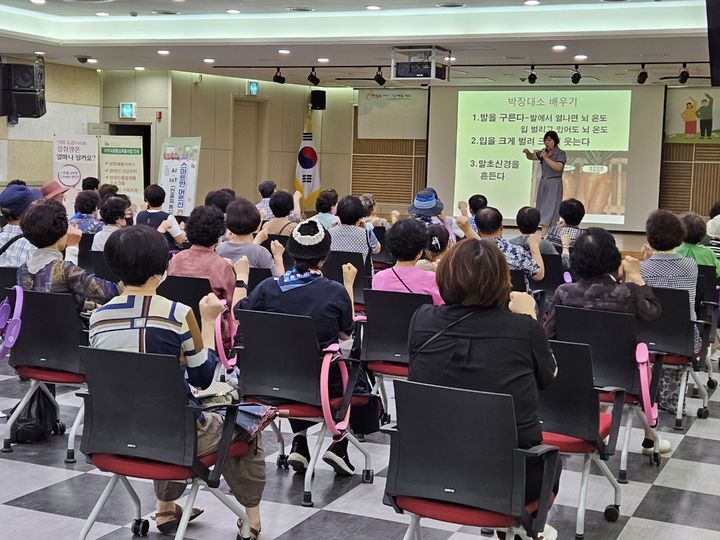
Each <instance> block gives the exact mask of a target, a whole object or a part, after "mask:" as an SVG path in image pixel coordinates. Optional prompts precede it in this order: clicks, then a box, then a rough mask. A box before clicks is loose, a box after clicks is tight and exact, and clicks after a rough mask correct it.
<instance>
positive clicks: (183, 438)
mask: <svg viewBox="0 0 720 540" xmlns="http://www.w3.org/2000/svg"><path fill="white" fill-rule="evenodd" d="M80 358H81V359H82V363H83V366H84V367H85V378H86V380H87V386H88V393H89V396H88V397H87V398H86V400H85V424H84V428H83V436H82V446H81V449H82V451H83V452H84V453H86V454H96V453H97V454H116V455H121V456H128V457H137V458H144V459H150V460H153V461H162V462H165V463H172V464H175V465H184V466H190V465H192V463H193V459H194V457H195V446H196V435H195V416H194V414H193V411H192V410H191V409H189V408H188V406H187V403H188V399H187V387H186V386H185V384H184V382H183V371H182V369H181V367H180V364H179V362H178V359H177V358H175V357H173V356H166V355H157V354H140V353H132V352H123V351H112V350H105V349H91V348H89V347H81V348H80Z"/></svg>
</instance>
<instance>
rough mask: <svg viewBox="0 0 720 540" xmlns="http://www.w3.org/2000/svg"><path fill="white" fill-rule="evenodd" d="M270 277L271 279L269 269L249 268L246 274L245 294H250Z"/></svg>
mask: <svg viewBox="0 0 720 540" xmlns="http://www.w3.org/2000/svg"><path fill="white" fill-rule="evenodd" d="M288 270H289V268H288ZM270 277H272V270H270V269H269V268H251V269H250V273H249V274H248V282H247V293H248V294H250V293H251V292H252V290H253V289H254V288H255V287H257V286H258V285H260V283H262V282H263V281H265V280H266V279H267V278H270Z"/></svg>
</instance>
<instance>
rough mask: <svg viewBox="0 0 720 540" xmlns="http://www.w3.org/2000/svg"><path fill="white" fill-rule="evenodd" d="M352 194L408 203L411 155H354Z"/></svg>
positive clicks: (410, 186) (411, 186)
mask: <svg viewBox="0 0 720 540" xmlns="http://www.w3.org/2000/svg"><path fill="white" fill-rule="evenodd" d="M352 165H353V166H352V194H353V195H358V196H359V195H362V194H363V193H373V194H374V195H375V200H376V201H378V202H383V203H395V204H403V205H407V204H409V202H408V201H412V197H413V166H414V163H413V158H412V157H411V156H407V157H405V156H368V155H354V156H353V164H352Z"/></svg>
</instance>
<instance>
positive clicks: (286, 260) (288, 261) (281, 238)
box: [260, 234, 295, 272]
mask: <svg viewBox="0 0 720 540" xmlns="http://www.w3.org/2000/svg"><path fill="white" fill-rule="evenodd" d="M288 238H290V237H289V236H287V235H284V234H268V237H267V240H265V241H264V242H263V243H262V244H260V245H261V246H262V247H264V248H265V249H267V250H268V251H269V252H270V254H271V255H272V249H271V248H270V244H272V241H273V240H277V241H278V242H280V243H281V244H282V245H283V246H285V245H287V241H288ZM283 266H284V267H285V271H286V272H287V271H288V270H290V269H291V268H292V267H293V266H295V260H294V259H293V258H292V257H291V256H290V254H289V253H288V252H287V251H284V252H283Z"/></svg>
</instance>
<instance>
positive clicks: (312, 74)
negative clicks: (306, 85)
mask: <svg viewBox="0 0 720 540" xmlns="http://www.w3.org/2000/svg"><path fill="white" fill-rule="evenodd" d="M307 80H308V81H310V84H313V85H315V86H317V85H318V84H320V78H319V77H318V76H317V73H315V68H312V69H311V70H310V75H308V76H307Z"/></svg>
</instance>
